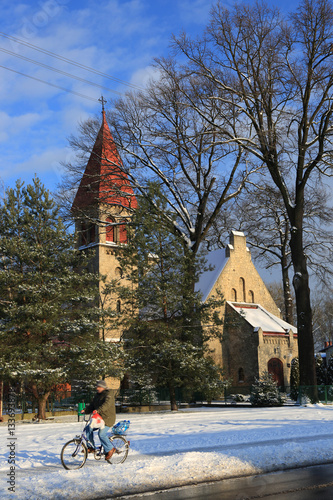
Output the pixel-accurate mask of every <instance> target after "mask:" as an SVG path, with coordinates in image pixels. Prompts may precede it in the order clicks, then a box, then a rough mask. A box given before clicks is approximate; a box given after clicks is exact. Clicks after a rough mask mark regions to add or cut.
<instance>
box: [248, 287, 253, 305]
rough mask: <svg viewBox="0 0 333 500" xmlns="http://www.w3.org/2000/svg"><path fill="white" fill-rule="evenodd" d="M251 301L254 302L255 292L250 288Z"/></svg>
mask: <svg viewBox="0 0 333 500" xmlns="http://www.w3.org/2000/svg"><path fill="white" fill-rule="evenodd" d="M249 302H251V303H252V304H254V293H253V291H252V290H249Z"/></svg>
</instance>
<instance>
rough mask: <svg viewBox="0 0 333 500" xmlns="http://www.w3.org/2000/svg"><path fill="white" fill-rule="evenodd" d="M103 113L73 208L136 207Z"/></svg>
mask: <svg viewBox="0 0 333 500" xmlns="http://www.w3.org/2000/svg"><path fill="white" fill-rule="evenodd" d="M102 115H103V119H102V125H101V128H100V130H99V132H98V134H97V138H96V141H95V144H94V147H93V150H92V152H91V154H90V158H89V160H88V163H87V166H86V169H85V172H84V174H83V177H82V179H81V182H80V186H79V188H78V190H77V193H76V196H75V199H74V202H73V205H72V210H73V211H75V210H82V209H84V208H87V207H93V206H98V205H100V204H106V205H110V206H115V205H119V206H121V207H124V208H137V201H136V198H135V195H134V192H133V189H132V186H131V184H130V181H129V179H128V176H127V174H126V173H125V172H124V171H123V164H122V161H121V159H120V156H119V153H118V151H117V147H116V145H115V142H114V139H113V137H112V134H111V132H110V128H109V125H108V123H107V121H106V117H105V111H104V109H103V111H102Z"/></svg>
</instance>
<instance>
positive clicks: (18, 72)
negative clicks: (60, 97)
mask: <svg viewBox="0 0 333 500" xmlns="http://www.w3.org/2000/svg"><path fill="white" fill-rule="evenodd" d="M0 68H3V69H6V70H8V71H12V72H13V73H17V74H18V75H21V76H25V77H26V78H30V79H31V80H35V81H36V82H41V83H45V84H46V85H49V86H50V87H55V88H56V89H60V90H64V91H65V92H69V93H70V94H74V95H77V96H79V97H83V98H84V99H88V100H89V101H93V102H98V99H95V98H94V97H89V96H87V95H84V94H81V93H80V92H75V90H69V89H66V88H64V87H61V86H60V85H55V84H54V83H50V82H46V81H45V80H41V79H40V78H36V77H34V76H30V75H26V74H25V73H21V72H20V71H16V70H15V69H11V68H7V67H6V66H2V65H1V64H0Z"/></svg>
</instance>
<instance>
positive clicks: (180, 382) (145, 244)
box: [117, 184, 223, 410]
mask: <svg viewBox="0 0 333 500" xmlns="http://www.w3.org/2000/svg"><path fill="white" fill-rule="evenodd" d="M149 199H153V200H154V203H153V204H151V203H150V202H149V201H147V200H149ZM163 203H164V202H163V198H162V197H161V196H160V190H159V188H158V187H157V186H156V185H155V184H152V185H151V186H150V193H149V197H148V198H147V199H145V198H143V199H141V202H140V204H139V208H138V209H137V211H136V213H135V215H134V218H133V230H132V232H131V234H130V236H129V242H128V245H127V246H126V248H124V249H123V251H122V254H121V255H120V257H119V260H120V263H121V266H122V269H123V271H124V274H125V277H126V278H127V279H128V281H129V283H130V286H127V287H122V288H119V287H118V289H117V293H119V294H120V296H121V298H122V303H123V305H124V311H125V310H126V314H125V316H126V318H127V319H125V320H122V324H123V327H125V330H126V332H125V337H126V340H125V346H126V352H127V354H128V367H129V370H130V372H133V373H135V377H136V380H138V376H139V375H141V376H142V378H144V377H146V376H147V375H148V374H149V375H150V376H151V377H152V380H153V382H154V383H155V384H156V385H157V386H159V387H167V388H168V390H169V395H170V402H171V408H172V409H173V410H176V409H177V401H176V389H177V388H180V387H182V388H191V389H192V390H197V391H200V390H202V389H204V388H206V389H208V386H211V387H213V385H214V384H216V382H217V385H219V381H220V380H221V378H220V375H221V373H220V370H219V368H218V367H217V366H215V364H214V362H213V360H212V358H211V357H210V356H209V350H208V347H207V341H208V339H209V338H210V337H211V336H218V335H219V333H220V330H219V326H220V324H221V322H220V321H219V318H218V307H219V306H221V305H222V303H223V300H222V298H221V297H217V300H215V301H214V300H212V301H211V302H210V303H209V304H207V303H206V304H202V303H201V300H200V294H199V293H198V292H196V291H195V290H193V285H192V284H193V282H194V281H195V278H196V277H197V276H198V275H199V272H202V271H203V270H204V259H203V258H199V257H196V258H195V257H193V252H191V251H188V249H187V248H186V247H184V241H183V240H182V239H181V238H180V237H179V236H178V235H177V233H176V232H175V231H173V226H172V225H170V223H169V220H170V217H171V214H170V213H167V208H166V206H164V205H163ZM163 214H165V215H166V217H164V216H163ZM193 273H194V275H193ZM193 278H194V279H193ZM207 325H208V326H207ZM221 392H222V389H221Z"/></svg>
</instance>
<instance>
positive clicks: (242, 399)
mask: <svg viewBox="0 0 333 500" xmlns="http://www.w3.org/2000/svg"><path fill="white" fill-rule="evenodd" d="M229 398H230V399H231V400H232V401H233V402H234V403H246V402H248V401H249V398H250V396H248V395H247V396H244V394H230V395H229Z"/></svg>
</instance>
